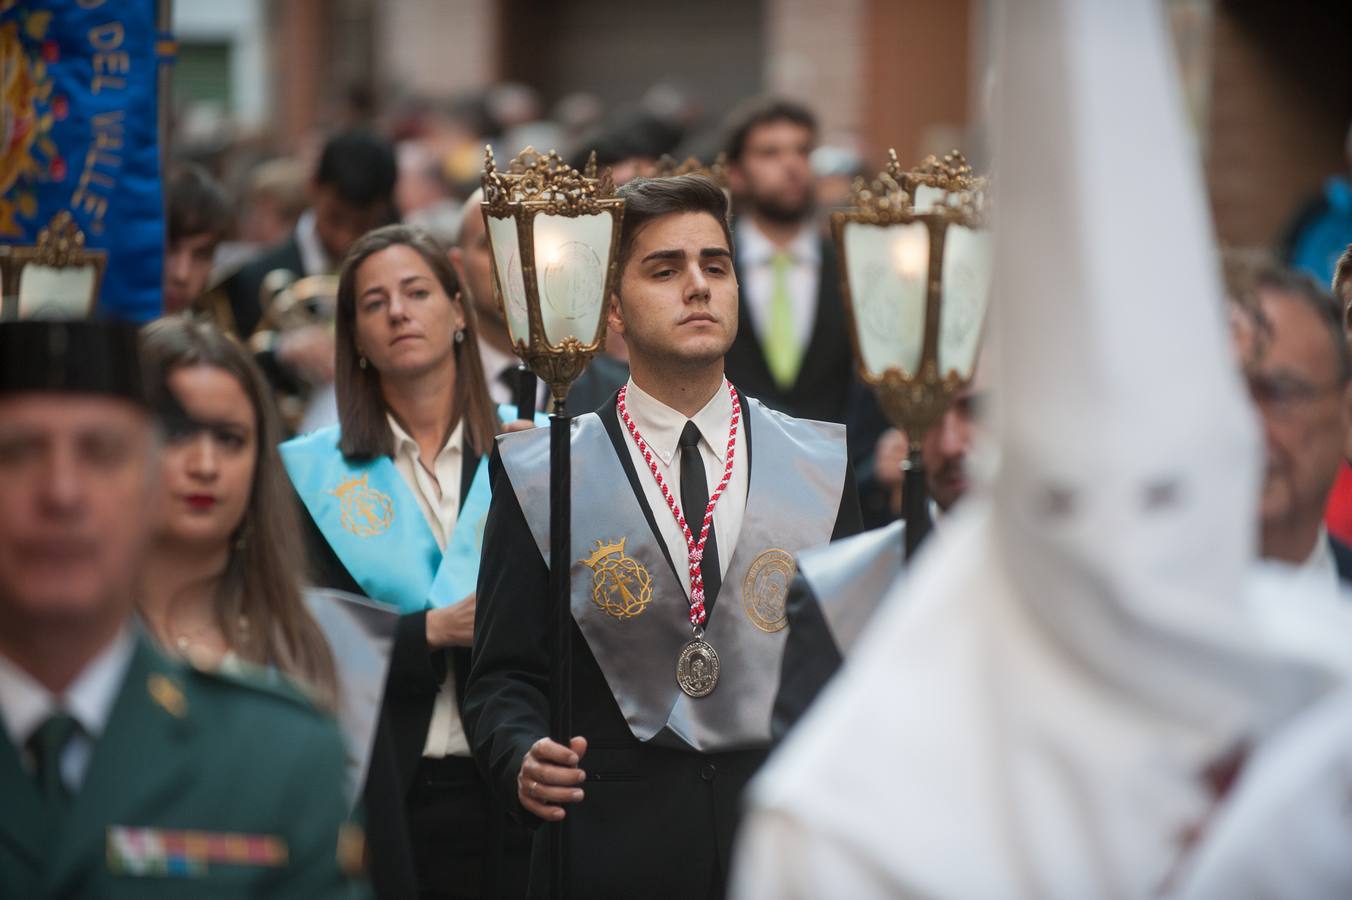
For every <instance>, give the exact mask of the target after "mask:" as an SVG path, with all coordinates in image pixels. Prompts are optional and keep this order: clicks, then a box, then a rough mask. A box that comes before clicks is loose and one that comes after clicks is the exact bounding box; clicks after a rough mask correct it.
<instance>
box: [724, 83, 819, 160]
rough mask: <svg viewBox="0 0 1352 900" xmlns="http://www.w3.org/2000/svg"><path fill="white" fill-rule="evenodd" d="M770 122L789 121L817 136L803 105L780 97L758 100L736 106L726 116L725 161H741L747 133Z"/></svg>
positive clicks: (810, 113)
mask: <svg viewBox="0 0 1352 900" xmlns="http://www.w3.org/2000/svg"><path fill="white" fill-rule="evenodd" d="M773 122H792V123H793V124H795V125H802V126H803V127H804V128H806V129H808V130H809V131H811V132H812V134H813V136H814V137H815V136H816V134H817V117H816V116H814V115H813V114H812V110H810V109H808V108H807V107H806V106H804V105H803V104H801V103H796V102H794V101H793V100H786V99H784V98H782V97H758V98H756V99H754V100H751V101H749V102H748V103H746V104H744V105H742V106H739V107H737V108H736V109H735V110H733V111H732V113H730V114H729V116H728V138H727V152H728V160H729V161H730V162H738V161H739V160H741V158H742V153H743V152H744V151H745V150H746V141H747V138H749V137H750V136H751V132H752V131H754V130H755V129H756V128H758V127H760V126H761V125H769V124H771V123H773Z"/></svg>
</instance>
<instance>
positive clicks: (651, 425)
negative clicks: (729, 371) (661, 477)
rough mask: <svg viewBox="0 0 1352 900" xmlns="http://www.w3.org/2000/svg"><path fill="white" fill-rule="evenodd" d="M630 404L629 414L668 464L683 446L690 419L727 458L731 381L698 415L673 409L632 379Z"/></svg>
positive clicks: (649, 444)
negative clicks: (690, 415) (686, 425)
mask: <svg viewBox="0 0 1352 900" xmlns="http://www.w3.org/2000/svg"><path fill="white" fill-rule="evenodd" d="M625 403H626V405H627V406H628V408H629V417H630V418H631V419H633V420H634V425H635V426H637V427H638V430H639V434H641V435H643V439H644V440H645V441H647V442H648V446H649V447H651V448H652V451H653V453H655V454H657V457H658V458H659V459H661V460H662V464H663V465H664V466H669V465H671V460H672V458H673V457H674V456H675V455H676V449H677V448H678V447H679V446H680V440H681V432H682V431H684V430H685V423H686V422H694V423H695V427H696V428H698V429H699V431H700V437H701V439H702V440H703V441H704V442H705V443H706V444H708V445H709V446H710V447H711V448H712V449H713V451H714V455H715V456H717V457H718V458H719V459H720V460H726V456H725V454H726V452H727V449H728V448H727V440H728V429H729V428H730V427H731V425H732V400H731V398H729V397H728V383H727V381H726V380H725V381H723V383H722V384H720V385H719V386H718V390H716V391H714V395H713V397H711V398H709V402H708V403H706V404H704V407H703V408H702V409H701V410H700V411H699V412H697V413H695V415H694V416H693V417H692V418H690V419H687V418H686V417H685V414H684V413H681V412H679V411H677V410H674V409H672V408H671V407H670V406H667V405H666V404H665V403H663V402H662V401H661V400H658V399H656V398H655V397H653V396H652V395H651V394H649V393H646V392H645V391H644V390H643V388H641V387H639V386H638V385H636V384H634V379H633V378H630V379H629V390H628V392H627V393H626V395H625Z"/></svg>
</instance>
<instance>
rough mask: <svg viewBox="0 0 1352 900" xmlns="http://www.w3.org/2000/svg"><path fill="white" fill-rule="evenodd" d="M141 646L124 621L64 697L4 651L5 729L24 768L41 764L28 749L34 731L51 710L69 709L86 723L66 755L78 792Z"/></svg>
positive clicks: (0, 700) (71, 784)
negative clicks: (53, 691) (96, 744)
mask: <svg viewBox="0 0 1352 900" xmlns="http://www.w3.org/2000/svg"><path fill="white" fill-rule="evenodd" d="M135 650H136V638H135V637H134V635H133V634H132V630H131V627H130V626H127V627H124V628H123V629H122V631H121V632H120V633H119V634H118V636H117V637H116V638H115V639H114V640H113V642H112V643H111V644H109V645H108V646H107V647H105V648H104V649H103V650H101V651H100V652H99V655H98V656H96V657H94V659H93V660H92V661H91V662H90V663H89V664H88V665H87V666H85V667H84V670H83V671H82V672H80V674H79V675H78V676H76V678H75V680H74V681H72V682H71V684H70V687H69V688H68V689H67V690H66V692H65V694H64V695H62V696H60V697H58V696H56V695H54V694H52V693H51V692H50V691H48V690H47V689H46V688H45V687H43V686H42V685H41V684H39V683H38V681H37V680H36V679H35V678H33V676H31V675H29V674H28V673H27V672H25V671H24V670H23V669H20V668H19V667H18V666H17V665H15V664H14V663H12V662H10V661H9V660H8V659H6V658H5V657H4V656H0V719H3V720H4V726H5V732H6V733H7V734H8V735H9V741H10V743H11V744H12V745H13V746H14V749H15V750H17V751H18V753H19V759H20V760H21V761H22V762H23V765H24V768H26V769H27V770H28V771H29V772H30V773H32V772H33V771H34V768H35V766H36V765H37V761H36V760H35V759H33V754H32V753H30V752H29V750H28V742H29V741H30V740H31V739H32V737H33V733H34V732H35V731H37V730H38V728H40V727H41V726H42V724H43V723H44V722H46V721H47V719H49V718H50V717H51V716H53V715H54V714H56V713H59V712H64V713H66V714H67V715H69V716H71V717H72V718H74V719H75V721H76V722H78V723H79V725H80V727H79V729H77V730H76V732H75V735H74V736H73V737H72V738H71V739H70V742H69V743H68V744H67V745H66V749H65V751H64V752H63V754H62V756H61V779H62V781H64V782H65V784H66V787H67V788H68V789H69V790H70V791H71V793H72V794H73V793H75V792H77V791H78V790H79V788H80V785H81V783H83V781H84V776H85V772H86V770H87V769H88V768H89V760H90V757H91V756H92V755H93V753H94V742H95V741H97V740H98V738H99V736H100V735H101V734H103V730H104V728H105V727H106V726H107V724H108V716H109V715H110V714H111V713H112V710H113V703H114V702H115V701H116V700H117V695H118V694H119V693H120V692H121V690H122V682H123V681H124V680H125V679H126V677H127V668H128V667H129V666H130V665H131V657H132V654H133V652H135Z"/></svg>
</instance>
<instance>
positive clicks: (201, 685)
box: [0, 637, 369, 900]
mask: <svg viewBox="0 0 1352 900" xmlns="http://www.w3.org/2000/svg"><path fill="white" fill-rule="evenodd" d="M342 779H343V745H342V739H341V737H340V736H339V733H338V729H337V726H336V725H335V724H334V723H333V722H332V721H331V720H330V719H328V718H327V717H325V716H324V715H323V714H322V713H320V712H319V711H318V710H316V709H314V708H313V707H311V706H309V705H308V704H307V703H305V702H304V701H303V700H301V699H299V697H298V696H297V697H291V696H289V695H287V694H286V693H285V692H283V691H279V690H277V689H275V688H272V687H268V686H264V685H261V684H260V685H253V684H251V683H248V682H245V681H243V680H235V679H230V678H226V677H222V676H217V675H213V674H209V673H204V672H199V671H196V670H194V669H191V668H188V667H186V666H183V665H180V664H177V663H173V662H170V661H169V660H167V659H165V658H164V657H163V656H161V655H160V654H159V653H158V652H157V651H155V650H154V649H152V648H151V647H150V646H149V644H148V643H147V642H146V640H145V639H144V638H142V637H138V646H137V648H136V651H135V653H134V655H133V657H132V662H131V665H130V666H129V667H128V670H127V676H126V680H125V681H124V682H123V685H122V689H121V691H120V692H119V694H118V697H117V700H116V701H115V702H114V705H113V708H112V710H111V713H110V715H109V718H108V722H107V725H106V727H105V730H104V732H103V734H102V735H101V736H100V737H99V739H98V741H97V742H96V743H95V744H94V749H93V754H92V756H91V758H90V761H89V766H88V768H87V769H86V770H85V776H84V781H83V784H82V786H81V788H80V790H79V793H78V794H77V795H76V796H75V797H74V798H73V800H72V801H71V804H70V807H69V810H68V812H67V814H66V815H65V816H64V817H63V818H61V820H60V821H52V818H53V815H52V813H50V812H49V811H48V810H47V808H46V806H45V804H44V802H43V800H42V798H41V795H40V794H39V793H38V789H37V786H36V783H35V782H34V780H33V779H32V777H31V776H30V775H29V774H28V772H27V770H25V769H24V768H23V766H22V765H21V763H20V759H19V755H18V753H17V752H16V749H15V748H14V747H13V746H12V745H11V744H10V742H9V738H8V736H7V735H6V733H5V730H4V729H3V728H0V898H4V900H10V898H15V900H19V898H22V900H45V898H52V900H56V898H60V900H75V898H89V900H118V898H132V897H134V898H138V900H154V898H161V897H164V898H169V897H173V898H184V897H192V898H201V900H208V898H217V897H221V898H224V897H231V898H234V897H238V898H244V897H248V898H272V897H277V898H282V897H286V898H338V897H341V898H365V897H368V896H369V891H368V889H367V887H366V885H365V884H364V882H360V881H358V880H354V879H353V878H352V877H349V876H348V875H346V874H344V873H343V871H341V869H343V868H353V867H352V866H342V867H340V865H339V859H340V852H339V843H340V838H341V839H343V840H344V843H345V849H344V851H343V853H342V858H343V859H345V860H351V859H353V858H354V857H359V856H360V851H359V849H355V850H354V848H353V846H352V845H353V843H358V844H359V840H360V839H359V837H357V839H356V841H354V840H353V835H354V832H353V831H352V830H351V827H350V826H346V825H345V823H346V821H347V809H346V801H345V798H344V796H343V790H342ZM357 834H358V835H359V833H357Z"/></svg>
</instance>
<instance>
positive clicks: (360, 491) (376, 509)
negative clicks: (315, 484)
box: [329, 475, 394, 537]
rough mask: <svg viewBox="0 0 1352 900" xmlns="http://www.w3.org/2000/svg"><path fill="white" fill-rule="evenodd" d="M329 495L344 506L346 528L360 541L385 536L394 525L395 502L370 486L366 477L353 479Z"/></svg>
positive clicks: (342, 483)
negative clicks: (362, 538)
mask: <svg viewBox="0 0 1352 900" xmlns="http://www.w3.org/2000/svg"><path fill="white" fill-rule="evenodd" d="M329 493H330V494H333V495H334V496H335V497H337V498H338V501H339V503H341V504H342V506H341V510H342V523H343V527H344V528H346V529H347V530H348V531H350V532H352V533H353V534H355V535H356V536H357V537H373V536H374V535H377V534H382V533H383V532H385V531H387V530H388V529H389V527H390V523H391V522H393V521H394V501H393V500H391V499H390V498H389V495H387V494H382V493H381V492H380V491H378V490H376V489H375V488H373V487H371V486H370V485H369V484H367V483H366V476H365V475H358V476H356V477H353V478H349V479H348V480H346V481H343V482H341V483H339V485H338V487H336V488H334V489H333V490H331V491H329Z"/></svg>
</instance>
